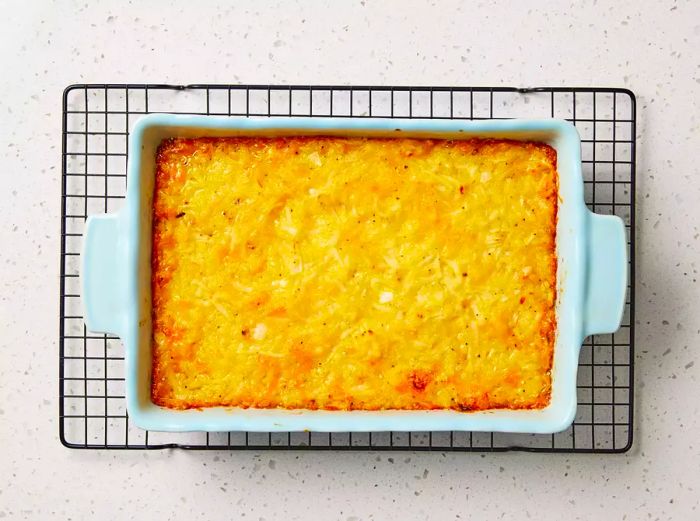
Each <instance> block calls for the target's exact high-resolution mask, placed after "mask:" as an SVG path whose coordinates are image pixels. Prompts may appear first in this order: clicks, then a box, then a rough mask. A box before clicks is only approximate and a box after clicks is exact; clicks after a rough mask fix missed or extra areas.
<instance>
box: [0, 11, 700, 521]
mask: <svg viewBox="0 0 700 521" xmlns="http://www.w3.org/2000/svg"><path fill="white" fill-rule="evenodd" d="M90 4H91V6H90V7H88V3H87V2H85V1H83V2H71V3H61V4H60V5H59V4H58V3H52V4H46V5H39V3H31V5H30V3H24V2H20V1H10V2H9V5H8V3H7V2H6V3H4V4H3V19H2V20H1V21H0V49H2V51H1V52H0V64H1V65H2V68H1V69H0V70H1V71H2V72H1V73H0V156H1V158H2V162H1V164H2V169H1V170H0V198H2V199H1V200H0V223H2V224H1V225H0V244H1V245H2V248H1V249H0V288H1V289H0V344H1V354H0V356H1V357H2V359H1V361H0V396H3V400H2V403H0V468H1V469H2V471H1V472H0V518H2V517H10V518H14V517H16V518H36V519H38V518H46V517H48V516H49V515H51V514H53V515H55V516H57V517H61V518H72V519H82V518H85V517H88V516H89V515H91V514H99V515H100V516H101V517H102V518H104V519H109V518H131V517H135V518H143V517H144V516H146V512H148V516H147V517H150V518H173V519H176V518H182V519H197V518H199V517H200V516H201V518H212V517H224V516H225V517H232V518H241V519H253V520H258V519H268V520H269V519H277V518H290V519H292V518H308V517H309V515H311V513H312V512H313V513H314V514H313V517H314V518H316V517H318V518H334V519H335V518H337V519H343V520H345V519H348V520H349V519H355V520H359V519H388V518H397V517H398V516H397V512H401V517H402V518H405V519H409V518H415V519H424V518H428V517H432V518H440V519H453V518H475V519H491V518H495V519H500V518H504V519H514V518H518V519H523V518H538V519H543V520H545V519H595V518H598V519H603V518H605V519H647V518H649V519H672V518H673V519H698V518H700V513H699V512H698V510H697V509H698V502H699V498H700V444H699V443H698V441H697V433H698V432H699V431H700V414H699V413H700V406H698V399H697V396H698V393H699V392H700V387H699V386H698V371H700V360H698V358H699V355H698V348H699V347H700V346H699V345H698V344H699V342H698V340H700V320H699V319H698V316H700V315H699V314H698V309H700V292H699V291H698V283H697V280H696V279H697V268H698V262H700V241H699V240H698V238H699V233H700V232H699V230H698V227H699V226H700V207H699V206H698V203H697V201H698V200H699V199H700V170H699V167H698V164H700V163H699V162H698V154H699V150H700V3H698V2H697V1H679V2H653V1H646V2H642V1H625V2H613V1H598V2H596V3H588V2H587V3H586V4H587V5H586V6H584V7H582V6H579V5H578V4H579V3H578V2H574V3H572V5H569V3H568V2H562V3H559V4H558V5H557V6H554V3H550V2H543V1H538V2H527V3H526V2H523V3H522V4H523V6H522V7H518V8H514V7H510V2H488V1H484V2H479V3H474V4H473V5H472V6H471V7H470V8H466V7H465V6H461V7H460V5H459V3H458V2H442V3H441V4H440V7H436V6H435V5H433V4H437V2H434V3H422V2H407V1H391V2H383V3H381V4H380V3H379V2H372V1H369V0H367V1H365V2H348V3H345V4H342V5H341V4H340V3H338V2H334V3H333V7H329V5H330V4H331V2H328V3H326V2H320V1H312V2H291V1H290V2H279V3H273V2H262V1H245V2H238V3H237V5H236V6H235V7H220V6H218V5H217V3H216V2H210V3H209V5H208V6H207V7H200V8H198V9H196V10H195V8H193V7H190V6H189V5H188V4H194V2H179V3H176V2H172V1H158V2H150V3H149V4H148V6H147V7H135V4H136V3H135V2H134V4H131V3H129V4H127V3H122V2H111V3H107V2H105V3H103V4H102V5H100V6H92V4H94V2H91V3H90ZM221 4H222V6H223V4H224V2H221ZM525 4H529V5H528V6H525ZM553 6H554V7H553ZM193 20H197V27H196V28H195V27H194V24H193ZM91 81H92V82H105V81H107V82H127V81H128V82H157V83H160V82H171V83H188V82H213V83H230V82H247V83H275V82H278V83H316V84H324V83H336V84H338V83H340V84H350V83H355V84H442V85H452V84H454V85H500V84H503V85H522V86H528V85H550V84H551V85H599V86H626V87H629V88H631V89H633V90H634V91H635V92H636V93H637V95H638V101H639V128H638V138H639V151H638V160H639V169H638V192H637V198H638V205H639V206H638V233H639V239H638V257H637V258H638V283H639V286H638V288H639V290H638V296H637V320H638V336H637V342H638V344H637V359H636V363H637V375H636V376H637V409H636V412H637V415H636V416H637V425H636V431H635V434H636V442H635V445H634V448H633V450H632V451H631V452H629V453H627V454H625V455H621V456H585V455H581V456H566V455H530V454H486V455H479V454H450V453H448V454H442V453H432V454H412V453H397V454H385V453H382V454H373V453H358V454H343V453H284V452H275V453H262V454H255V453H249V452H241V453H226V452H211V453H203V452H180V451H174V452H167V451H165V452H149V453H144V452H119V451H116V452H100V451H71V450H68V449H65V448H63V447H62V446H61V445H60V444H59V442H58V436H57V435H58V428H57V408H58V404H57V387H58V385H57V379H58V377H57V375H58V369H57V362H58V360H57V338H56V337H57V330H58V318H57V317H58V298H57V294H58V249H59V233H58V232H59V219H58V215H59V211H60V207H59V203H60V196H59V194H60V184H59V181H60V111H61V105H60V103H61V91H62V89H63V88H64V87H65V86H66V85H67V84H69V83H76V82H91ZM438 513H439V514H440V515H438Z"/></svg>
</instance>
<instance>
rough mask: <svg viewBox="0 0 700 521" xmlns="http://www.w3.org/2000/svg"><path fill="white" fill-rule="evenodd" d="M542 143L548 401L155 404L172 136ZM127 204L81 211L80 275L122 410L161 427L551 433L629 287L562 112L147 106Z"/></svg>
mask: <svg viewBox="0 0 700 521" xmlns="http://www.w3.org/2000/svg"><path fill="white" fill-rule="evenodd" d="M399 132H400V135H401V136H403V137H416V138H421V137H423V138H443V139H465V138H471V137H493V138H509V139H516V140H529V141H541V142H545V143H548V144H550V145H551V146H553V147H554V148H555V149H556V150H557V155H558V160H557V169H558V172H559V209H558V222H557V240H556V249H557V258H558V268H557V309H556V314H557V331H556V341H555V347H554V359H553V367H552V397H551V402H550V404H549V405H548V406H547V407H545V408H543V409H533V410H506V409H499V410H488V411H477V412H457V411H451V410H432V411H323V410H314V411H311V410H282V409H264V410H263V409H237V408H221V407H218V408H209V409H204V410H172V409H166V408H162V407H158V406H156V405H154V404H153V403H152V402H151V386H150V378H151V352H150V342H151V295H150V288H151V280H150V260H151V218H152V199H153V184H154V170H155V157H156V148H157V147H158V145H159V143H160V142H161V140H162V139H164V138H168V137H200V136H212V137H221V136H282V135H297V136H299V135H332V136H366V137H396V136H397V135H398V133H399ZM129 145H130V157H129V164H128V173H127V181H128V188H127V197H126V204H125V206H124V208H122V209H121V210H120V211H119V212H118V213H116V214H113V215H102V216H91V217H90V218H88V221H87V224H86V230H85V239H84V245H83V254H82V273H81V282H82V286H83V302H84V306H85V320H86V324H87V327H88V329H90V330H91V331H96V332H107V333H112V334H115V335H118V336H119V337H121V338H122V340H123V342H124V345H125V351H126V360H125V373H126V398H127V409H128V412H129V415H130V417H131V418H132V420H133V422H134V423H135V424H136V425H138V426H140V427H142V428H145V429H149V430H161V431H196V430H205V431H232V430H243V431H300V430H310V431H323V432H337V431H341V432H342V431H386V430H393V431H424V430H426V431H427V430H435V431H439V430H470V431H503V432H530V433H551V432H557V431H560V430H563V429H565V428H567V427H568V426H569V425H570V424H571V422H572V421H573V418H574V415H575V411H576V373H577V367H578V354H579V350H580V347H581V343H582V341H583V339H584V338H585V337H586V336H588V335H591V334H599V333H610V332H613V331H615V330H616V329H617V328H618V327H619V323H620V320H621V316H622V310H623V307H624V298H625V290H626V269H627V268H626V266H627V260H626V239H625V233H624V226H623V224H622V221H621V220H620V219H619V218H617V217H614V216H602V215H595V214H593V213H591V212H589V211H588V210H587V209H586V207H585V204H584V201H583V181H582V174H581V159H580V140H579V137H578V134H577V132H576V130H575V128H574V127H573V125H571V124H570V123H568V122H566V121H559V120H485V121H476V122H468V121H452V120H442V121H441V120H438V121H436V120H419V119H410V120H401V119H366V118H323V119H317V118H274V119H267V118H260V119H255V118H249V119H247V118H227V117H212V116H184V115H169V114H153V115H149V116H146V117H144V118H142V119H141V120H139V121H138V122H137V124H136V126H135V128H134V130H133V132H132V134H131V136H130V144H129Z"/></svg>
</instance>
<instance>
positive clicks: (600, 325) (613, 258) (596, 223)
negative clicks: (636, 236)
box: [583, 211, 627, 338]
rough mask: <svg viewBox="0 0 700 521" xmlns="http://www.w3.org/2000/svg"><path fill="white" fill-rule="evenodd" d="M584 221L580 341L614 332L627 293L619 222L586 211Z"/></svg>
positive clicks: (623, 241)
mask: <svg viewBox="0 0 700 521" xmlns="http://www.w3.org/2000/svg"><path fill="white" fill-rule="evenodd" d="M586 221H587V222H586V224H587V226H586V228H587V230H588V251H587V259H586V260H587V262H586V293H585V295H586V300H585V303H584V320H583V336H584V338H585V337H587V336H590V335H599V334H604V333H614V332H615V331H617V329H618V328H619V327H620V323H621V321H622V313H623V311H624V309H625V296H626V294H627V239H626V237H625V225H624V223H623V222H622V219H620V218H619V217H617V216H615V215H599V214H595V213H593V212H590V211H587V215H586Z"/></svg>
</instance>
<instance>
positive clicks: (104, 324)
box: [80, 213, 127, 335]
mask: <svg viewBox="0 0 700 521" xmlns="http://www.w3.org/2000/svg"><path fill="white" fill-rule="evenodd" d="M122 226H123V223H122V219H121V217H120V214H119V213H116V214H105V215H91V216H89V217H88V219H87V222H86V223H85V238H84V241H83V251H82V254H81V261H82V262H81V264H82V266H81V273H80V274H81V286H82V300H83V308H84V310H85V313H84V316H85V325H86V327H87V328H88V330H90V331H93V332H96V333H98V332H99V333H110V334H114V335H120V334H121V332H122V330H123V327H122V326H123V324H124V320H125V314H126V309H127V307H126V301H127V299H126V295H127V288H126V284H127V280H126V277H125V273H126V272H125V269H126V256H125V255H124V254H123V248H124V244H123V241H122V239H121V233H120V232H121V230H122Z"/></svg>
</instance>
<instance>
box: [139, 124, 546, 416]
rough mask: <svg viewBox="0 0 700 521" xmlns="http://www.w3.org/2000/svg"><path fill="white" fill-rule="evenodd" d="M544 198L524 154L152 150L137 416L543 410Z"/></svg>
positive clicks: (365, 148) (371, 147) (302, 144)
mask: <svg viewBox="0 0 700 521" xmlns="http://www.w3.org/2000/svg"><path fill="white" fill-rule="evenodd" d="M557 183H558V179H557V173H556V151H554V149H553V148H551V147H549V146H548V145H544V144H541V143H527V142H517V141H509V140H492V139H488V140H486V139H484V140H482V139H471V140H464V141H452V142H450V141H441V140H412V139H381V140H380V139H369V140H368V139H346V138H323V137H311V138H274V139H268V138H198V139H173V140H166V141H164V142H163V143H162V144H161V146H160V147H159V149H158V156H157V172H156V188H155V195H154V222H153V254H152V268H153V276H152V290H153V331H154V332H153V373H152V398H153V401H154V403H156V404H158V405H163V406H166V407H171V408H181V409H182V408H202V407H211V406H220V405H224V406H237V407H258V408H273V407H283V408H305V409H327V410H353V409H362V410H378V409H412V410H418V409H454V410H462V411H474V410H484V409H493V408H511V409H522V408H541V407H544V406H546V405H547V404H548V403H549V400H550V395H551V376H550V370H551V366H552V357H553V345H554V335H555V331H556V317H555V312H554V306H555V301H556V266H557V260H556V251H555V234H556V218H557V217H556V215H557V202H558V201H557V194H558V189H557Z"/></svg>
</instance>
